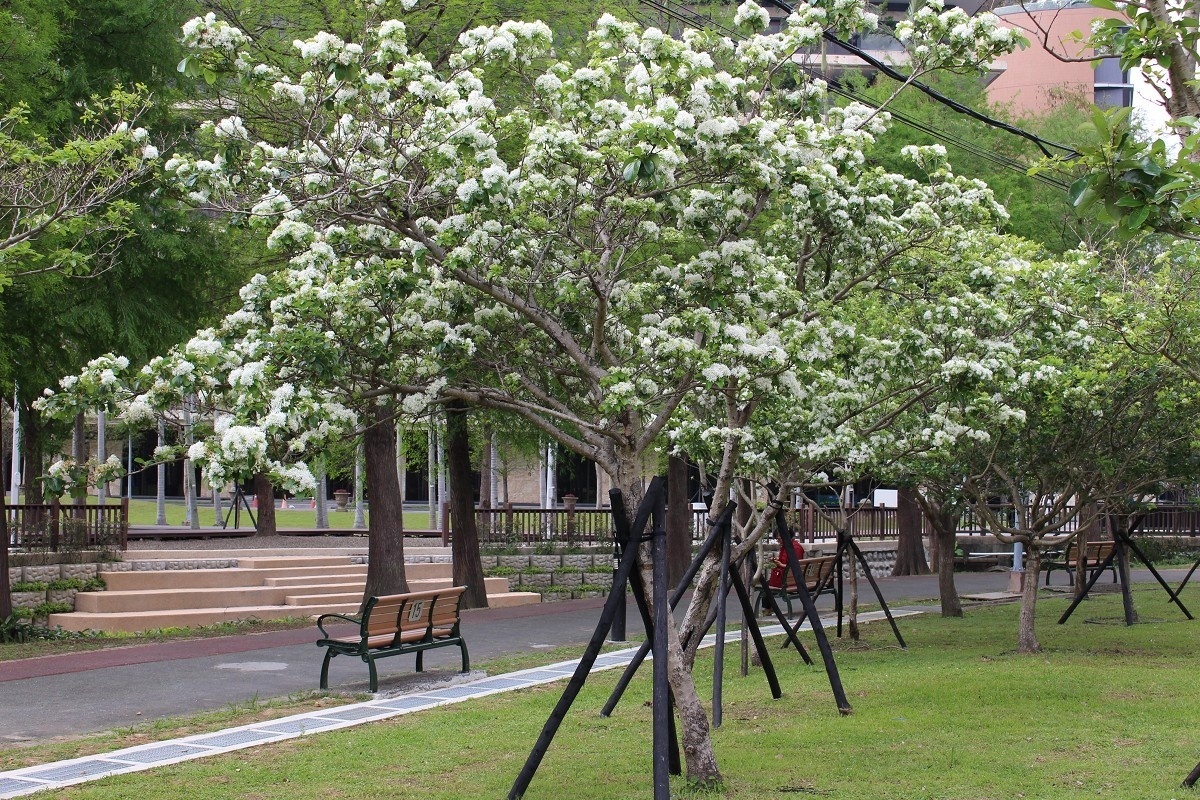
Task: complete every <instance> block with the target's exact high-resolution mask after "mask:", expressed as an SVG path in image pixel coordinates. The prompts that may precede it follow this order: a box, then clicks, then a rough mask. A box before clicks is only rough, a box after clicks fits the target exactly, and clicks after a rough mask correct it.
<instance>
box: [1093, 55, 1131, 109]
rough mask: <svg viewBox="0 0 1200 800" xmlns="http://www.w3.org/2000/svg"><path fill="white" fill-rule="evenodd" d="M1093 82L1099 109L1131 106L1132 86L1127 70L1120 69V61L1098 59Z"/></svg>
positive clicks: (1116, 59) (1095, 100) (1115, 59)
mask: <svg viewBox="0 0 1200 800" xmlns="http://www.w3.org/2000/svg"><path fill="white" fill-rule="evenodd" d="M1094 81H1095V99H1094V102H1095V103H1096V105H1098V106H1100V107H1101V108H1117V107H1121V106H1132V105H1133V84H1131V83H1130V82H1129V70H1127V69H1121V59H1119V58H1102V59H1100V61H1099V63H1097V64H1096V73H1095V78H1094Z"/></svg>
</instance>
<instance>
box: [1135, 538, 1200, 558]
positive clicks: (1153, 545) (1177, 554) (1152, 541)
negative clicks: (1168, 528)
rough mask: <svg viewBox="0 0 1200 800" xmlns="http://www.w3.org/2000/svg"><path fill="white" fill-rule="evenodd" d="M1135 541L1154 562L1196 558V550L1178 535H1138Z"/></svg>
mask: <svg viewBox="0 0 1200 800" xmlns="http://www.w3.org/2000/svg"><path fill="white" fill-rule="evenodd" d="M1133 541H1134V543H1135V544H1137V546H1138V549H1139V550H1141V551H1142V552H1143V553H1144V554H1145V555H1146V558H1148V559H1150V561H1151V563H1154V564H1163V563H1171V562H1179V563H1191V562H1192V561H1195V560H1196V551H1195V550H1194V549H1192V548H1191V547H1190V546H1189V544H1188V543H1187V542H1186V541H1184V540H1183V539H1180V538H1179V537H1177V536H1137V537H1135V538H1134V540H1133Z"/></svg>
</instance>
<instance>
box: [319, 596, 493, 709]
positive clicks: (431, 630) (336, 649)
mask: <svg viewBox="0 0 1200 800" xmlns="http://www.w3.org/2000/svg"><path fill="white" fill-rule="evenodd" d="M466 588H467V587H465V586H455V587H453V588H450V589H434V590H431V591H427V592H410V593H408V594H393V595H386V596H383V597H372V598H371V599H370V600H368V601H367V604H366V607H365V608H364V610H363V614H362V616H361V617H351V616H347V615H344V614H322V615H321V616H320V617H318V618H317V628H318V629H319V630H320V631H321V639H319V640H318V641H317V646H318V647H325V648H328V649H327V650H326V651H325V661H324V663H322V664H321V688H322V689H328V688H329V662H330V661H331V660H332V659H333V657H334V656H341V655H347V656H358V657H359V658H361V659H362V660H363V661H364V662H366V664H367V669H368V670H369V671H370V675H371V691H372V692H376V691H379V675H378V673H377V672H376V670H375V660H376V659H378V658H386V657H388V656H399V655H404V654H406V653H416V654H417V672H421V671H422V669H423V667H424V665H423V663H422V662H423V659H424V656H425V651H426V650H432V649H433V648H435V647H458V648H459V650H461V651H462V671H463V672H468V671H469V670H470V669H471V661H470V658H469V657H468V655H467V643H466V641H465V640H464V639H463V637H462V633H461V632H460V631H459V613H458V611H459V603H460V602H461V600H462V594H463V592H464V591H466ZM333 622H349V623H352V624H354V625H357V626H358V635H356V636H330V635H329V633H328V632H327V631H326V630H325V626H326V625H327V624H330V623H333Z"/></svg>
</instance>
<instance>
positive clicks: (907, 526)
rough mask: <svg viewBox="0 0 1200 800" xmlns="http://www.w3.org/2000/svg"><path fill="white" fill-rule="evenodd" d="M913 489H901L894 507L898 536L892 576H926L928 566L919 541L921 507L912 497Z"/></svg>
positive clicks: (914, 492) (923, 549)
mask: <svg viewBox="0 0 1200 800" xmlns="http://www.w3.org/2000/svg"><path fill="white" fill-rule="evenodd" d="M915 494H916V490H915V489H911V488H901V489H900V490H899V492H898V493H897V495H898V501H899V502H898V505H897V507H896V521H897V522H898V524H899V536H898V537H897V539H896V565H895V566H894V567H893V568H892V575H893V576H900V575H928V574H929V564H928V563H927V562H926V561H925V547H924V545H923V543H922V541H921V507H920V506H919V505H918V504H917V500H916V498H915V497H914V495H915Z"/></svg>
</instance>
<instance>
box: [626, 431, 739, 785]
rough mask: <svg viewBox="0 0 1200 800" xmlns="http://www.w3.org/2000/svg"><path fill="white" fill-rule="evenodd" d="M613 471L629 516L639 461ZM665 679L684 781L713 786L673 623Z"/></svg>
mask: <svg viewBox="0 0 1200 800" xmlns="http://www.w3.org/2000/svg"><path fill="white" fill-rule="evenodd" d="M615 466H616V469H615V470H613V472H612V473H610V477H611V478H612V481H613V486H615V487H618V488H619V489H620V490H621V492H622V493H623V495H624V497H623V499H624V501H625V512H626V514H628V515H629V516H630V522H632V516H633V515H634V514H636V513H637V507H638V505H639V504H640V503H641V501H642V497H643V496H644V495H645V488H644V487H643V484H642V475H641V460H640V459H639V458H638V457H637V454H636V453H630V454H625V457H624V458H618V459H617V460H616V465H615ZM652 552H653V551H652V546H651V543H650V542H649V541H645V542H642V543H641V544H640V545H639V547H638V568H639V569H640V570H641V573H642V580H643V582H644V585H645V588H646V595H647V596H646V600H647V602H648V603H649V605H650V610H651V613H653V610H654V570H653V564H652ZM667 680H668V682H669V683H670V685H671V696H672V697H673V698H674V700H675V708H676V711H677V712H678V714H679V729H680V737H681V746H682V750H683V759H684V764H685V772H686V774H687V779H688V780H689V781H690V782H692V783H693V784H697V785H701V786H709V785H714V784H717V783H719V782H720V780H721V771H720V770H719V769H718V768H717V757H716V754H715V753H714V752H713V746H712V736H711V732H710V729H709V724H708V714H707V712H706V711H705V710H704V705H703V704H702V703H701V702H700V696H699V695H698V694H697V693H696V684H695V682H694V681H693V680H692V671H691V663H690V662H689V661H688V659H687V658H685V656H684V653H683V647H682V645H681V643H680V641H679V631H678V629H677V628H676V626H675V625H674V624H669V625H668V626H667Z"/></svg>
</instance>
